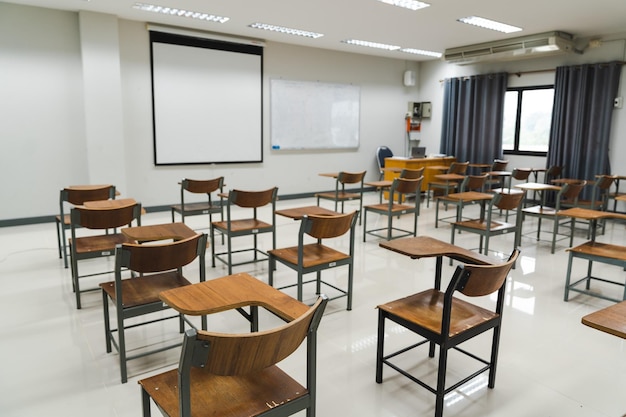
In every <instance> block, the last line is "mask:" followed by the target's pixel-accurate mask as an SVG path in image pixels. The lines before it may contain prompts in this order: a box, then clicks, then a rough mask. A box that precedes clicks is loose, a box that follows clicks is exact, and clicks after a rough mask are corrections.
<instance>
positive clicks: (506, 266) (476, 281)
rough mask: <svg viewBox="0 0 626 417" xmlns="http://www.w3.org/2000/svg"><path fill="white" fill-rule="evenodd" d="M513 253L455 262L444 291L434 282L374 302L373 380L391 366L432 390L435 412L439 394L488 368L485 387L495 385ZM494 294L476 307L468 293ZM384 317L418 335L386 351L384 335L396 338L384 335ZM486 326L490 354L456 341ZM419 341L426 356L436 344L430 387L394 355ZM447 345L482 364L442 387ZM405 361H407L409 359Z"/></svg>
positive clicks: (380, 378) (473, 295)
mask: <svg viewBox="0 0 626 417" xmlns="http://www.w3.org/2000/svg"><path fill="white" fill-rule="evenodd" d="M518 255H519V251H518V250H517V249H516V250H514V251H513V252H512V253H511V256H509V259H508V260H507V261H506V262H503V263H496V264H494V265H459V266H457V268H456V270H455V272H454V275H453V276H452V280H451V281H450V283H449V284H448V287H447V288H446V290H445V292H443V291H441V290H440V288H438V287H437V286H435V288H433V289H429V290H425V291H422V292H420V293H417V294H414V295H410V296H408V297H404V298H400V299H398V300H395V301H391V302H388V303H385V304H380V305H378V307H377V308H378V343H377V349H376V382H377V383H379V384H380V383H382V382H383V365H387V366H389V367H391V368H392V369H394V370H396V371H397V372H399V373H400V374H402V375H404V376H406V377H407V378H409V379H410V380H411V381H413V382H416V383H417V384H419V385H420V386H422V387H424V388H426V389H427V390H428V391H430V392H431V393H433V394H435V397H436V399H435V417H441V416H442V415H443V408H444V397H445V395H446V394H448V393H449V392H451V391H453V390H455V389H457V388H459V387H461V386H462V385H464V384H465V383H467V382H468V381H470V380H471V379H473V378H475V377H477V376H479V375H481V374H482V373H483V372H486V371H488V372H489V378H488V383H487V386H488V387H489V388H494V387H495V382H496V367H497V362H498V350H499V345H500V332H501V328H502V313H503V311H504V295H505V290H506V285H505V283H506V278H507V276H508V274H509V271H510V270H511V268H512V266H513V265H514V264H515V261H516V260H517V257H518ZM457 292H458V293H461V294H462V295H464V296H465V297H466V298H464V299H460V298H458V297H455V293H457ZM493 293H497V298H496V302H495V306H491V307H484V305H485V304H482V303H481V306H479V305H477V304H474V303H473V302H472V301H471V299H470V297H471V298H478V297H480V298H481V299H486V298H487V297H488V296H489V295H491V294H493ZM386 320H390V321H392V322H394V323H396V324H397V325H398V326H400V327H403V328H405V329H407V330H409V331H412V332H414V333H416V334H417V335H419V336H421V337H422V338H423V340H420V341H418V342H417V343H415V344H412V345H410V346H408V347H405V348H403V349H400V350H398V351H395V352H393V353H385V342H386V340H385V339H387V337H388V338H389V339H391V338H394V337H395V336H394V334H393V333H391V334H389V335H388V334H386V332H385V321H386ZM489 330H493V336H492V339H491V354H490V357H489V359H483V358H481V357H479V356H477V355H475V354H473V353H471V352H469V351H467V350H465V349H462V348H460V347H459V345H460V344H461V343H463V342H466V341H468V340H471V339H472V338H474V337H476V336H478V335H481V334H483V333H485V332H487V331H489ZM424 344H428V356H429V357H430V358H432V357H434V356H435V345H437V346H439V360H438V366H437V383H436V386H432V385H431V384H429V383H427V381H424V380H423V379H420V378H422V375H424V372H422V373H421V374H420V377H419V378H418V377H417V376H416V372H415V369H414V368H415V365H410V363H413V364H414V363H415V362H414V361H413V362H406V361H404V362H401V361H400V360H397V358H399V357H401V355H402V354H404V353H407V352H409V351H412V350H413V349H415V348H417V347H419V346H422V345H424ZM451 349H454V350H456V351H458V352H460V353H462V354H464V355H465V356H466V357H467V358H471V359H474V360H475V361H478V362H479V363H480V364H481V366H482V365H484V366H482V367H481V368H480V369H478V370H477V371H475V372H474V373H472V374H471V375H469V376H467V377H464V378H462V379H461V380H460V381H458V382H456V383H454V384H452V385H450V386H446V377H447V370H448V351H449V350H451ZM404 357H405V358H406V357H407V356H406V355H405V356H404ZM394 358H395V359H396V360H394ZM407 360H410V358H409V359H407ZM472 362H473V361H472ZM409 366H410V368H409Z"/></svg>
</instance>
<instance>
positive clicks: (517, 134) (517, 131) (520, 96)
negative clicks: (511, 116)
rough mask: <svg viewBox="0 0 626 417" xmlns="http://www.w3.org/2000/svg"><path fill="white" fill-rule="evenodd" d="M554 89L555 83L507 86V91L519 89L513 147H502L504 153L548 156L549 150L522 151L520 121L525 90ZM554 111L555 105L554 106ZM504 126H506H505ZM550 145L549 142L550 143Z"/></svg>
mask: <svg viewBox="0 0 626 417" xmlns="http://www.w3.org/2000/svg"><path fill="white" fill-rule="evenodd" d="M549 89H552V90H554V85H553V84H546V85H535V86H526V87H507V89H506V92H507V93H508V92H509V91H517V92H518V96H517V112H516V114H515V133H514V136H513V149H504V147H503V149H502V153H503V154H504V155H523V156H544V157H545V156H547V155H548V152H547V151H546V152H539V151H521V150H520V149H519V137H520V123H521V115H522V101H523V99H524V91H528V90H549ZM552 111H553V112H554V107H553V108H552ZM503 128H504V126H503ZM548 146H549V144H548Z"/></svg>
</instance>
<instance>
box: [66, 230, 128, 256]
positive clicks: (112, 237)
mask: <svg viewBox="0 0 626 417" xmlns="http://www.w3.org/2000/svg"><path fill="white" fill-rule="evenodd" d="M69 243H70V246H72V245H73V246H74V250H75V251H76V253H77V254H79V255H81V254H86V253H91V252H106V251H110V252H111V255H112V254H113V251H114V250H115V246H116V245H121V244H122V243H131V241H130V240H129V239H128V238H127V237H126V236H124V235H123V234H122V233H111V234H108V235H98V236H84V237H81V238H78V239H76V240H75V241H72V239H71V238H70V239H69ZM98 256H100V255H98Z"/></svg>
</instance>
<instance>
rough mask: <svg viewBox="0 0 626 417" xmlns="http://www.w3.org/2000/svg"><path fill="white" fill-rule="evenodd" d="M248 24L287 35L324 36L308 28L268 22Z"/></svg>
mask: <svg viewBox="0 0 626 417" xmlns="http://www.w3.org/2000/svg"><path fill="white" fill-rule="evenodd" d="M248 26H249V27H251V28H254V29H263V30H271V31H272V32H280V33H285V34H287V35H296V36H304V37H305V38H313V39H317V38H320V37H322V36H324V34H323V33H315V32H309V31H307V30H300V29H292V28H286V27H282V26H274V25H268V24H267V23H252V24H251V25H248Z"/></svg>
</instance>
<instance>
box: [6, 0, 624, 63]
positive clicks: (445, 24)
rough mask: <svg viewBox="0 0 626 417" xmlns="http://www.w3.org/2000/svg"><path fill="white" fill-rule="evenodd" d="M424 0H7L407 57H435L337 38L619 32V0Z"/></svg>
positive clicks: (443, 45)
mask: <svg viewBox="0 0 626 417" xmlns="http://www.w3.org/2000/svg"><path fill="white" fill-rule="evenodd" d="M425 1H427V2H430V4H431V6H430V7H427V8H425V9H422V10H418V11H411V10H407V9H402V8H399V7H395V6H390V5H388V4H384V3H381V2H379V1H376V0H308V1H305V0H185V1H181V0H143V1H142V2H143V3H153V4H157V5H160V6H169V7H177V8H184V9H186V10H190V11H198V12H205V13H210V14H215V15H220V16H226V17H229V18H230V20H229V21H228V22H226V23H222V24H220V23H212V22H203V21H196V20H194V19H188V18H183V17H172V16H164V15H160V14H156V13H150V12H144V11H140V10H135V9H133V8H132V5H133V4H134V3H135V1H134V0H90V1H87V0H11V1H6V2H7V3H17V4H23V5H32V6H41V7H48V8H53V9H62V10H71V11H78V10H86V11H92V12H99V13H108V14H112V15H116V16H118V17H119V18H122V19H128V20H137V21H142V22H151V23H159V24H167V25H172V26H178V27H184V28H190V29H201V30H204V31H210V32H216V33H221V34H226V35H235V36H242V37H246V38H254V39H261V40H266V41H274V42H282V43H290V44H297V45H305V46H310V47H317V48H323V49H332V50H339V51H344V52H353V53H360V54H369V55H378V56H385V57H390V58H397V59H403V60H414V61H422V60H432V59H436V58H429V57H422V56H419V55H411V54H407V53H403V52H398V51H382V50H377V49H371V48H365V47H359V46H352V45H347V44H344V43H341V41H342V40H345V39H360V40H366V41H372V42H379V43H386V44H393V45H399V46H401V47H403V48H416V49H424V50H430V51H436V52H441V53H443V52H444V50H445V49H447V48H453V47H458V46H465V45H470V44H474V43H481V42H488V41H495V40H501V39H506V38H512V37H517V36H524V35H532V34H535V33H541V32H549V31H554V30H559V31H564V32H568V33H571V34H572V35H574V37H575V38H576V39H577V40H578V43H579V45H578V46H579V48H584V47H585V46H586V44H587V42H586V41H587V40H588V39H598V38H604V39H611V38H616V37H619V38H624V37H625V36H624V34H625V33H626V0H591V1H582V0H523V1H510V0H508V1H507V0H472V1H468V0H425ZM472 15H474V16H480V17H485V18H489V19H493V20H497V21H500V22H503V23H507V24H510V25H514V26H518V27H522V28H523V31H521V32H516V33H513V34H508V35H507V34H503V33H499V32H494V31H491V30H487V29H481V28H477V27H474V26H469V25H465V24H462V23H459V22H457V19H458V18H461V17H466V16H472ZM254 22H260V23H268V24H273V25H280V26H287V27H290V28H295V29H303V30H308V31H313V32H320V33H323V34H324V36H323V37H321V38H318V39H308V38H301V37H297V36H289V35H283V34H279V33H272V32H267V31H261V30H258V29H252V28H249V27H248V25H249V24H251V23H254Z"/></svg>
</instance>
